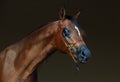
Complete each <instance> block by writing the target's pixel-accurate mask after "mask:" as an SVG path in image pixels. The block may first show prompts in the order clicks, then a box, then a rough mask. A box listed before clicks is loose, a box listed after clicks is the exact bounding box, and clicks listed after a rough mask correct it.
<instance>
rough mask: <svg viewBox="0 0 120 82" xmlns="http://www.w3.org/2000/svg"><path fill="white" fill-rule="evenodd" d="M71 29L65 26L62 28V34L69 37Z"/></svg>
mask: <svg viewBox="0 0 120 82" xmlns="http://www.w3.org/2000/svg"><path fill="white" fill-rule="evenodd" d="M71 33H72V31H71V29H70V28H68V27H66V28H64V29H63V35H64V36H66V37H70V35H71Z"/></svg>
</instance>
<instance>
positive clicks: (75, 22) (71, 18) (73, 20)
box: [65, 15, 80, 28]
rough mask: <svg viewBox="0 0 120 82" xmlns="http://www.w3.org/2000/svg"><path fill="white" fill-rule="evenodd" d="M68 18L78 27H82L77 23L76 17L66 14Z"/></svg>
mask: <svg viewBox="0 0 120 82" xmlns="http://www.w3.org/2000/svg"><path fill="white" fill-rule="evenodd" d="M65 18H66V19H68V20H70V21H72V23H74V24H75V25H76V26H77V27H79V28H80V26H79V24H78V23H77V20H76V19H75V18H73V17H72V16H69V15H66V16H65Z"/></svg>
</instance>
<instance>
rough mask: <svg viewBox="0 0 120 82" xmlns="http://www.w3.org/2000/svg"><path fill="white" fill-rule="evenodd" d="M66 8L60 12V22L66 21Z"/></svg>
mask: <svg viewBox="0 0 120 82" xmlns="http://www.w3.org/2000/svg"><path fill="white" fill-rule="evenodd" d="M65 13H66V12H65V8H61V9H60V11H59V17H60V20H64V19H65Z"/></svg>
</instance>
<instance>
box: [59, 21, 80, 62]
mask: <svg viewBox="0 0 120 82" xmlns="http://www.w3.org/2000/svg"><path fill="white" fill-rule="evenodd" d="M58 27H60V21H58ZM63 42H64V44H65V46H66V47H67V49H68V51H69V53H70V56H71V57H72V59H73V61H74V62H75V63H78V61H77V59H76V58H77V57H76V55H75V54H74V53H73V51H72V47H73V46H74V44H70V43H69V42H68V41H67V40H63Z"/></svg>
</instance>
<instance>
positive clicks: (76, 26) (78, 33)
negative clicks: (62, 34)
mask: <svg viewBox="0 0 120 82" xmlns="http://www.w3.org/2000/svg"><path fill="white" fill-rule="evenodd" d="M75 29H76V30H77V32H78V35H79V36H80V31H79V29H78V27H77V26H75Z"/></svg>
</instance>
